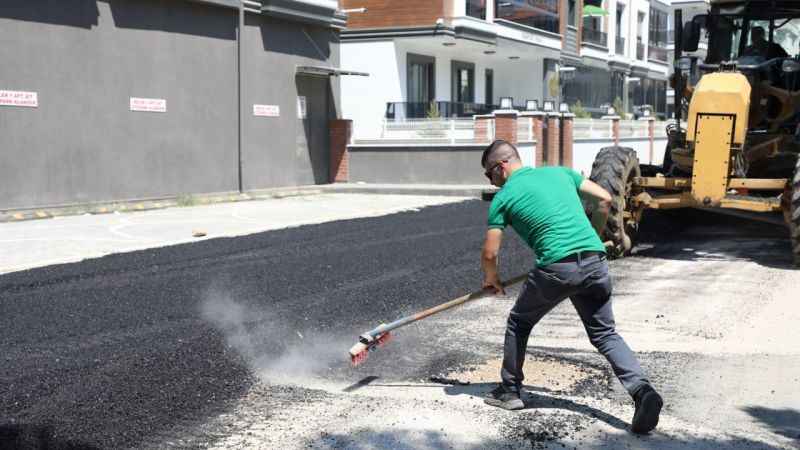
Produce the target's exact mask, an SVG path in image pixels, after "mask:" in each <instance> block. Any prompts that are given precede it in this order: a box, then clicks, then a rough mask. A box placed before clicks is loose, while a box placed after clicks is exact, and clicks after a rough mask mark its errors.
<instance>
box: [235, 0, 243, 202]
mask: <svg viewBox="0 0 800 450" xmlns="http://www.w3.org/2000/svg"><path fill="white" fill-rule="evenodd" d="M243 28H244V6H242V5H239V26H237V27H236V97H237V102H236V106H237V111H238V113H237V121H236V122H237V124H238V127H239V130H238V131H239V132H238V136H237V142H236V161H237V165H238V168H237V169H238V171H237V174H238V175H237V177H238V185H239V192H244V189H243V185H242V30H243Z"/></svg>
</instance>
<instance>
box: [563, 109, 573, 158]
mask: <svg viewBox="0 0 800 450" xmlns="http://www.w3.org/2000/svg"><path fill="white" fill-rule="evenodd" d="M574 119H575V114H563V115H562V116H561V165H562V166H564V167H569V168H570V169H571V168H572V152H573V148H574V145H573V144H574V142H575V141H574V139H573V131H572V130H573V126H574V125H575V120H574Z"/></svg>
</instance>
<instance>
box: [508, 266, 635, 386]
mask: <svg viewBox="0 0 800 450" xmlns="http://www.w3.org/2000/svg"><path fill="white" fill-rule="evenodd" d="M567 297H569V298H570V300H572V305H573V306H574V307H575V309H576V310H577V311H578V315H579V316H580V318H581V320H582V321H583V326H584V328H586V334H588V335H589V341H590V342H591V343H592V345H594V346H595V347H596V348H597V350H599V351H600V353H602V354H603V356H605V357H606V359H608V362H610V363H611V367H612V369H613V370H614V374H615V375H616V376H617V378H618V379H619V381H620V382H621V383H622V385H623V386H624V387H625V389H626V390H627V391H628V392H629V393H630V394H631V395H633V394H634V393H635V392H636V391H637V390H638V389H639V388H640V387H642V386H643V385H645V384H649V382H648V380H647V379H646V378H645V376H644V373H643V371H642V367H641V366H640V365H639V361H638V360H637V359H636V356H635V355H634V354H633V352H632V351H631V349H630V348H629V347H628V345H627V344H626V343H625V341H624V340H623V339H622V337H621V336H620V335H619V334H617V331H616V329H615V328H614V312H613V311H612V309H611V278H610V277H609V275H608V263H607V262H606V258H605V256H604V255H592V256H587V257H585V258H578V261H577V262H559V263H553V264H550V265H549V266H544V267H536V268H534V269H533V270H532V271H531V272H530V273H529V274H528V279H527V280H526V281H525V284H524V285H523V287H522V291H521V292H520V294H519V297H518V298H517V302H516V303H515V304H514V307H513V308H512V309H511V313H510V314H509V315H508V324H507V326H506V337H505V347H504V353H505V354H504V357H503V369H502V370H501V372H500V375H501V378H502V380H503V385H504V386H505V387H506V388H508V389H511V390H516V391H519V388H520V386H522V380H523V379H524V376H523V374H522V365H523V363H524V362H525V351H526V348H527V346H528V336H530V334H531V330H532V329H533V326H534V325H536V323H537V322H539V320H541V318H542V317H544V315H545V314H547V313H548V312H549V311H550V310H551V309H553V308H554V307H555V306H556V305H558V304H559V303H560V302H561V301H562V300H564V299H565V298H567Z"/></svg>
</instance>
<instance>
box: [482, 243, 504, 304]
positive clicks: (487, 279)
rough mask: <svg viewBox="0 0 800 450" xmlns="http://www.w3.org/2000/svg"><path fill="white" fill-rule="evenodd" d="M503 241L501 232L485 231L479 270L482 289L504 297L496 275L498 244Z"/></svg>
mask: <svg viewBox="0 0 800 450" xmlns="http://www.w3.org/2000/svg"><path fill="white" fill-rule="evenodd" d="M502 241H503V230H502V229H500V228H490V229H489V230H488V231H486V239H485V240H484V241H483V251H482V252H481V269H483V287H484V288H493V289H494V291H495V293H496V294H503V295H505V293H506V291H505V289H503V285H502V284H501V283H500V277H499V275H498V274H497V256H498V254H499V253H500V243H501V242H502Z"/></svg>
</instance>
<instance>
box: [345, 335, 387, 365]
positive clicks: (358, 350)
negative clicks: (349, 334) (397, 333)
mask: <svg viewBox="0 0 800 450" xmlns="http://www.w3.org/2000/svg"><path fill="white" fill-rule="evenodd" d="M391 338H392V335H391V334H389V333H388V332H386V333H381V334H379V335H378V336H377V337H375V338H372V337H371V336H369V335H364V336H361V337H360V338H358V343H356V345H354V346H353V347H351V348H350V363H351V364H352V366H353V367H355V366H357V365H359V364H361V363H363V362H364V361H366V360H367V356H369V352H370V350H375V349H376V348H377V347H378V346H380V345H383V344H385V343H387V342H389V340H390V339H391Z"/></svg>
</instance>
